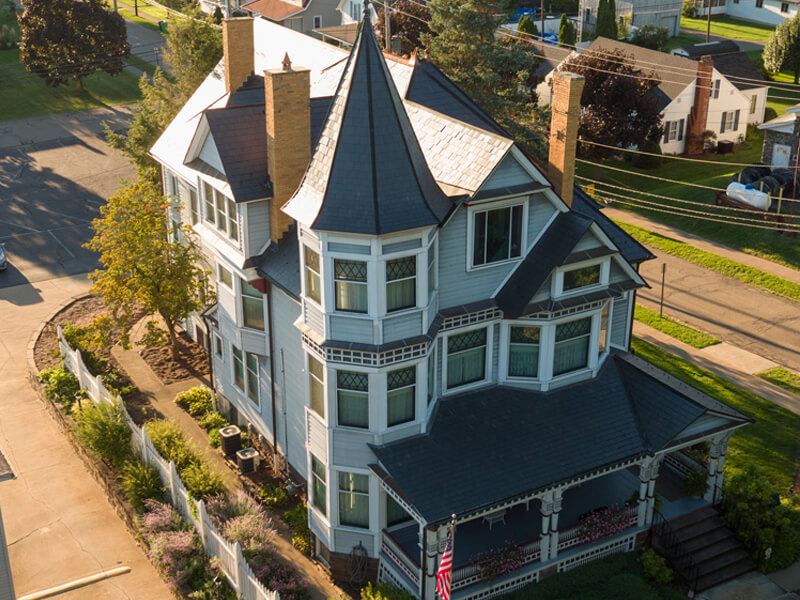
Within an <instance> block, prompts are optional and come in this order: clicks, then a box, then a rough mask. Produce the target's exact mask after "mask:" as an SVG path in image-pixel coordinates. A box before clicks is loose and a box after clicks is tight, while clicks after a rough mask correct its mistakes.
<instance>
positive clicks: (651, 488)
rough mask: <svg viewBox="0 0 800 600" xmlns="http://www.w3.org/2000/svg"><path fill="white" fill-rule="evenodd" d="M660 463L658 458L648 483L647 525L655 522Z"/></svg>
mask: <svg viewBox="0 0 800 600" xmlns="http://www.w3.org/2000/svg"><path fill="white" fill-rule="evenodd" d="M660 462H661V458H660V457H656V458H654V459H653V462H652V463H651V464H650V478H649V480H648V481H647V511H646V512H645V516H644V524H645V525H650V524H651V523H652V522H653V512H654V510H655V506H656V497H655V492H656V479H658V467H659V465H660Z"/></svg>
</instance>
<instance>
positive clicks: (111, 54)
mask: <svg viewBox="0 0 800 600" xmlns="http://www.w3.org/2000/svg"><path fill="white" fill-rule="evenodd" d="M22 5H23V9H24V10H23V11H22V14H21V15H20V16H19V27H20V32H21V40H20V45H19V49H20V60H21V61H22V62H23V63H24V64H25V67H26V68H27V69H28V71H29V72H31V73H35V74H37V75H39V76H40V77H42V78H44V80H45V82H46V83H47V85H52V86H58V85H61V84H62V83H67V82H68V81H69V80H70V79H74V80H75V82H76V85H77V87H78V89H79V90H81V89H83V81H82V80H83V78H84V77H86V76H87V75H91V74H92V73H95V72H96V71H104V72H106V73H108V74H109V75H117V74H118V73H120V72H121V71H122V67H123V61H122V59H123V58H124V57H126V56H128V54H129V53H130V46H129V45H128V32H127V29H126V28H125V21H124V20H123V18H122V17H121V16H119V15H118V14H117V13H114V12H111V11H109V10H107V9H106V8H105V3H104V2H103V1H102V0H24V1H23V3H22Z"/></svg>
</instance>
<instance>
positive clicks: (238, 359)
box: [231, 346, 244, 390]
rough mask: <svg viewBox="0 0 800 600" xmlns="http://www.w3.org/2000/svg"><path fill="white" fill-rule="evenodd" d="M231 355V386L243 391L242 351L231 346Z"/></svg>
mask: <svg viewBox="0 0 800 600" xmlns="http://www.w3.org/2000/svg"><path fill="white" fill-rule="evenodd" d="M231 349H232V351H233V352H232V354H233V384H234V385H235V386H236V387H238V388H239V389H240V390H244V360H243V359H244V357H243V356H242V351H241V350H239V348H237V347H236V346H231Z"/></svg>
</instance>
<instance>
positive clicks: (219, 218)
mask: <svg viewBox="0 0 800 600" xmlns="http://www.w3.org/2000/svg"><path fill="white" fill-rule="evenodd" d="M203 195H204V196H205V202H206V221H208V222H209V223H211V224H212V225H214V226H215V227H216V228H217V229H218V230H219V231H220V232H222V233H224V234H226V235H227V236H228V237H229V238H230V239H232V240H233V241H234V242H238V241H239V217H238V215H237V212H236V204H235V203H234V202H233V200H231V199H230V198H226V197H225V196H224V195H223V194H221V193H219V192H218V191H217V190H215V189H214V188H212V187H211V186H210V185H208V184H207V183H205V182H203Z"/></svg>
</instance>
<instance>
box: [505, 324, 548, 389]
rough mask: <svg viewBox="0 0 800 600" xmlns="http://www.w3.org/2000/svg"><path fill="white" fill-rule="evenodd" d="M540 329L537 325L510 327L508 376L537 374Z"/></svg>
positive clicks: (531, 376)
mask: <svg viewBox="0 0 800 600" xmlns="http://www.w3.org/2000/svg"><path fill="white" fill-rule="evenodd" d="M540 335H541V331H540V329H539V328H538V327H511V329H510V332H509V344H508V376H509V377H530V378H535V377H538V376H539V344H540V339H541V338H540Z"/></svg>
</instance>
